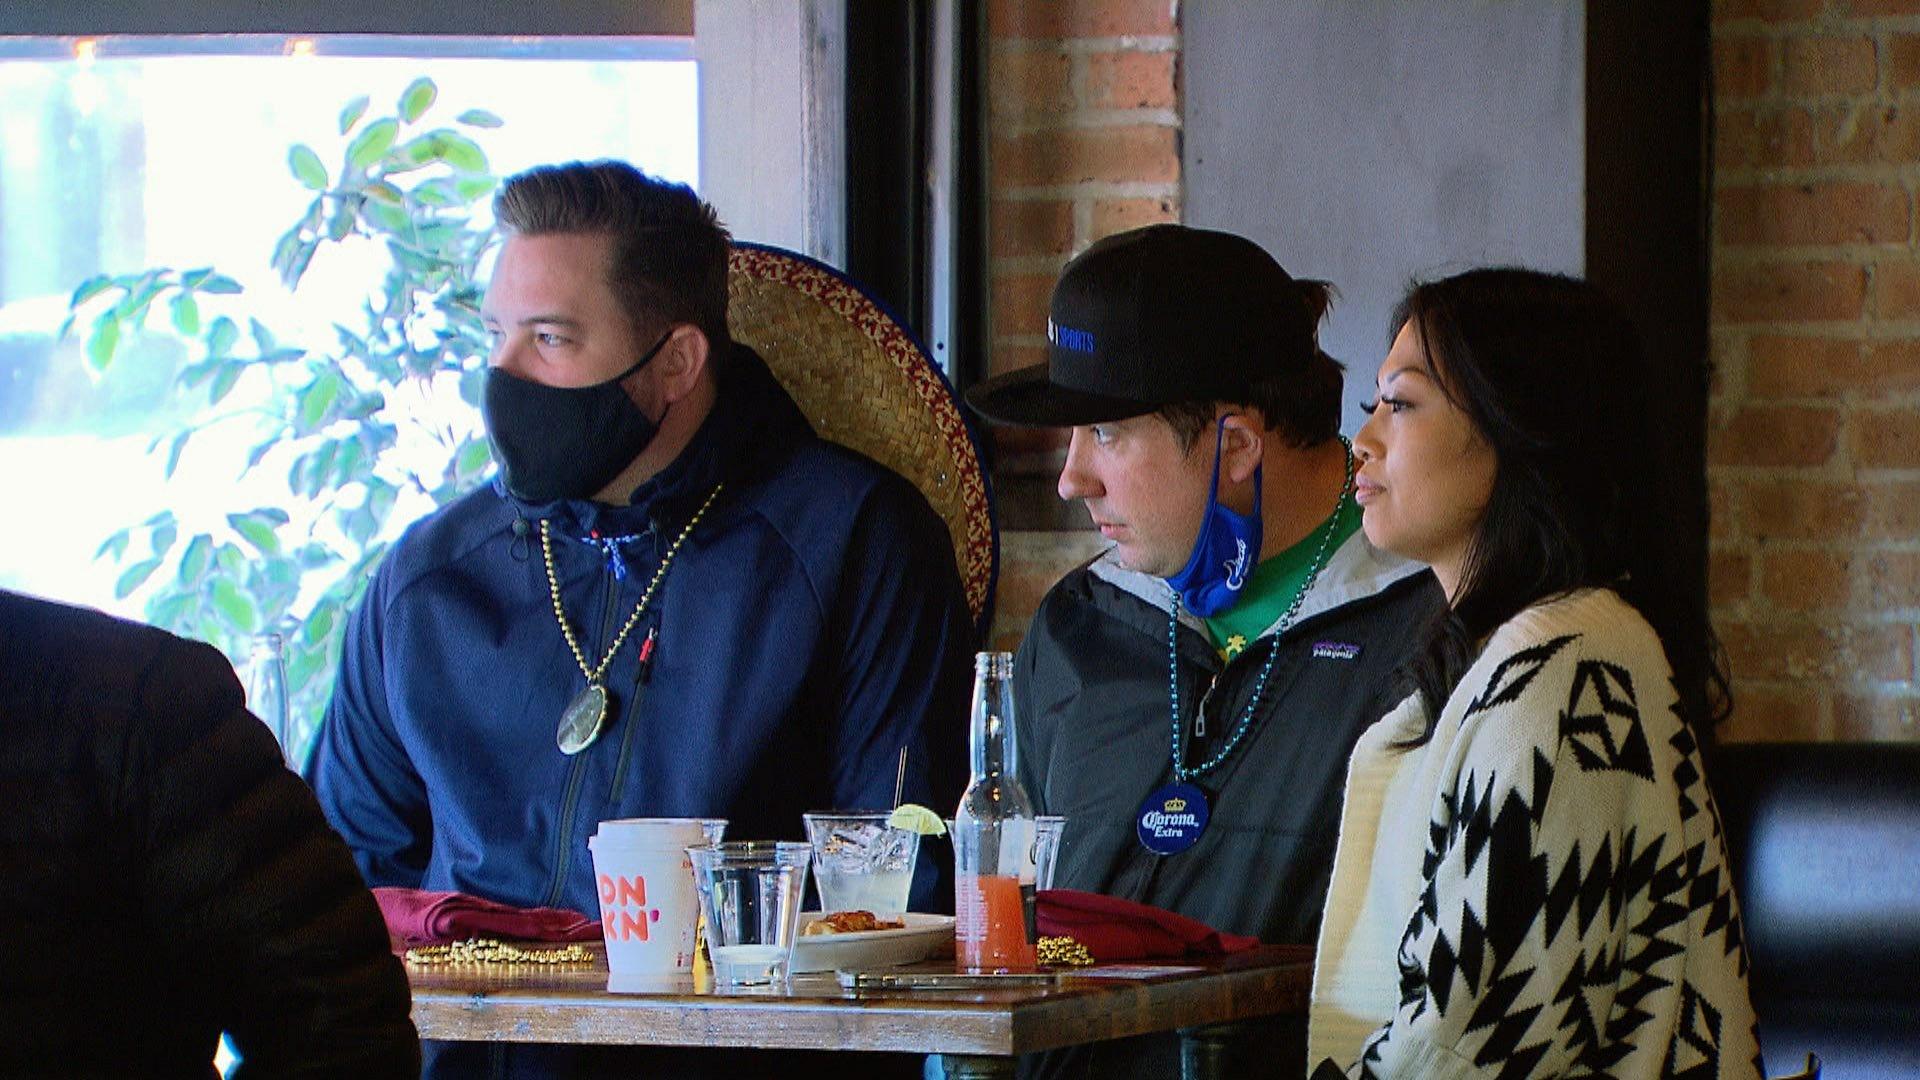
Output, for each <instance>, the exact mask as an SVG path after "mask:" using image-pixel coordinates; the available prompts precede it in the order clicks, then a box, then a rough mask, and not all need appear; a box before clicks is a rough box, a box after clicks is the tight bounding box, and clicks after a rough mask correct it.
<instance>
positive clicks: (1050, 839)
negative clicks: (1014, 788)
mask: <svg viewBox="0 0 1920 1080" xmlns="http://www.w3.org/2000/svg"><path fill="white" fill-rule="evenodd" d="M1066 827H1067V819H1066V818H1063V817H1061V816H1060V815H1058V814H1041V815H1039V816H1038V817H1035V818H1034V819H1033V889H1034V891H1035V892H1039V891H1041V890H1043V889H1051V888H1053V861H1054V859H1055V858H1057V857H1058V856H1059V854H1060V833H1061V830H1063V829H1065V828H1066Z"/></svg>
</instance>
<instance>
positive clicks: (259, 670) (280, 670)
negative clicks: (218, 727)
mask: <svg viewBox="0 0 1920 1080" xmlns="http://www.w3.org/2000/svg"><path fill="white" fill-rule="evenodd" d="M247 709H248V710H249V711H251V712H252V713H253V715H255V716H257V717H259V718H260V721H261V722H262V723H264V724H266V725H267V730H269V731H271V732H273V738H274V741H275V742H278V743H279V744H280V757H281V758H282V759H283V760H285V761H286V763H287V767H288V768H289V769H293V770H294V771H295V772H298V771H299V766H298V764H297V763H296V762H295V761H294V760H293V747H292V745H291V744H292V741H293V729H292V724H293V712H292V707H291V703H290V702H289V701H288V700H287V655H286V639H285V638H283V637H281V636H280V635H279V634H278V633H273V632H268V633H263V634H255V635H254V636H253V644H252V647H251V648H250V649H249V650H248V653H247Z"/></svg>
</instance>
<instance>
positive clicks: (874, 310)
mask: <svg viewBox="0 0 1920 1080" xmlns="http://www.w3.org/2000/svg"><path fill="white" fill-rule="evenodd" d="M729 267H730V269H731V270H732V272H733V273H736V274H741V275H743V276H745V277H748V278H753V279H757V280H761V281H771V282H775V283H777V284H781V285H785V286H788V287H790V288H792V289H794V290H795V291H797V292H799V293H800V294H801V295H803V296H807V297H810V298H812V299H814V300H816V301H819V302H820V303H822V304H824V305H825V306H826V307H827V308H828V309H829V310H831V311H833V312H834V313H836V314H838V315H840V316H841V317H843V318H845V319H847V320H848V321H849V322H850V323H852V324H853V325H854V326H857V327H859V329H860V331H861V333H862V334H864V335H865V336H866V337H867V339H868V340H869V341H872V342H874V343H875V344H877V345H879V346H880V348H881V351H882V352H884V353H885V354H886V356H887V359H889V360H891V361H892V362H893V365H894V367H895V368H896V369H897V370H899V372H900V373H901V374H902V375H904V376H905V377H906V379H907V383H908V385H909V386H910V387H911V388H912V389H913V391H914V393H915V394H917V395H918V396H919V398H920V400H921V402H922V403H923V404H924V405H925V406H926V408H927V412H928V413H929V414H930V415H931V416H932V417H933V421H934V425H935V427H936V429H937V430H938V431H939V433H940V437H941V438H942V439H943V440H945V442H946V444H947V447H948V449H949V450H950V451H951V452H952V454H953V457H954V459H955V460H956V461H957V462H959V463H960V464H961V465H963V466H965V467H964V468H962V469H961V470H960V474H961V475H960V476H959V478H958V479H959V482H960V503H961V506H962V507H963V508H964V510H965V516H966V525H967V536H966V542H965V545H964V550H965V552H966V560H965V565H964V566H962V567H960V576H961V583H962V585H963V586H964V587H965V589H966V593H967V607H968V608H969V609H971V610H972V612H973V617H974V619H975V621H976V622H977V621H979V620H980V619H981V618H982V616H983V613H984V612H985V611H986V606H987V599H988V597H987V594H988V590H989V589H990V588H991V587H992V584H993V571H994V567H993V562H994V547H993V513H992V510H991V509H990V508H989V507H988V505H987V488H986V480H985V471H984V470H983V469H982V468H981V466H980V459H979V456H978V454H977V453H976V452H975V449H974V445H973V440H972V439H971V438H970V437H969V436H968V434H967V426H966V421H965V420H964V419H963V418H962V417H961V415H960V409H959V407H958V405H957V404H956V403H955V401H954V397H953V393H952V391H950V390H948V389H947V384H946V383H945V382H944V381H943V380H942V379H941V378H940V375H939V374H938V372H937V370H936V369H935V368H934V366H933V361H932V360H931V359H930V358H929V357H928V356H927V355H926V353H925V352H923V351H922V350H921V349H920V347H919V346H918V345H916V344H915V343H914V341H913V338H912V337H910V336H908V334H907V332H906V331H905V330H904V329H902V328H901V326H900V324H899V323H897V322H895V321H894V320H893V318H892V317H891V316H889V315H888V314H887V313H886V312H885V311H883V310H881V308H880V307H879V305H877V304H875V303H874V302H873V301H872V300H871V299H870V298H868V297H867V295H866V294H865V293H863V292H861V291H860V289H859V288H857V287H856V286H854V285H853V284H852V283H850V282H848V281H846V280H845V279H843V278H841V277H839V276H837V275H835V274H833V273H832V272H830V271H828V270H825V269H823V268H821V267H819V266H816V265H813V264H812V263H810V262H807V261H804V260H803V259H801V258H799V257H796V256H793V255H789V254H786V253H783V252H778V251H772V250H768V249H765V248H754V247H747V248H740V247H736V248H734V249H733V252H732V254H731V256H730V260H729Z"/></svg>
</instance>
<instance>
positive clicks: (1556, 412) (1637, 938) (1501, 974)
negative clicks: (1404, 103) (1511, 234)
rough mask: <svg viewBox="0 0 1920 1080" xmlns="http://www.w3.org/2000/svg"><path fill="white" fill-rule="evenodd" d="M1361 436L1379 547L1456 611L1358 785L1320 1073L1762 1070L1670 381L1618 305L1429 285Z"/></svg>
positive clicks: (1331, 936) (1455, 283)
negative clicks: (1680, 496)
mask: <svg viewBox="0 0 1920 1080" xmlns="http://www.w3.org/2000/svg"><path fill="white" fill-rule="evenodd" d="M1394 325H1395V326H1396V328H1397V336H1396V338H1395V340H1394V343H1393V347H1392V350H1391V351H1390V352H1389V353H1388V355H1387V358H1386V360H1385V362H1384V363H1383V364H1382V365H1381V369H1380V375H1379V382H1378V388H1379V396H1378V399H1377V401H1376V403H1375V404H1374V405H1373V406H1372V408H1371V412H1372V415H1371V416H1370V418H1369V419H1368V420H1367V423H1366V425H1365V426H1364V427H1362V428H1361V430H1360V433H1359V435H1358V436H1357V437H1356V438H1355V439H1354V443H1353V447H1354V454H1355V456H1356V459H1357V460H1358V461H1359V462H1360V467H1359V470H1358V473H1357V474H1356V477H1355V489H1356V494H1357V498H1358V499H1359V501H1360V503H1361V504H1362V506H1363V508H1364V519H1363V520H1364V527H1365V529H1366V532H1367V538H1368V539H1369V540H1371V541H1372V542H1373V543H1374V544H1375V545H1376V546H1378V547H1382V548H1385V549H1387V550H1389V551H1392V552H1394V553H1396V554H1400V555H1404V556H1408V557H1411V558H1415V559H1418V560H1420V561H1422V562H1425V563H1427V564H1428V565H1429V566H1431V567H1432V568H1433V572H1434V574H1435V576H1436V577H1437V578H1438V579H1439V581H1440V584H1441V585H1442V587H1443V588H1444V589H1445V590H1446V594H1447V597H1448V603H1449V606H1448V609H1447V611H1446V612H1445V613H1443V615H1442V616H1441V618H1440V620H1439V622H1438V623H1437V624H1436V626H1435V628H1434V630H1433V632H1432V634H1431V635H1430V637H1429V639H1428V642H1427V645H1426V646H1425V648H1424V650H1422V651H1421V652H1420V653H1418V654H1417V656H1416V658H1415V660H1414V661H1413V663H1412V665H1411V667H1410V669H1409V671H1408V675H1409V676H1410V680H1409V681H1410V682H1411V684H1412V688H1413V693H1412V694H1411V695H1410V696H1409V697H1408V698H1407V699H1406V701H1405V702H1404V703H1402V704H1401V705H1400V707H1399V708H1397V709H1396V710H1395V711H1394V712H1392V713H1390V714H1388V715H1387V716H1386V717H1385V718H1384V719H1382V720H1381V721H1380V722H1379V723H1377V724H1375V725H1374V726H1373V727H1372V728H1371V729H1369V730H1368V731H1367V732H1366V734H1365V735H1363V736H1362V737H1361V739H1360V742H1359V743H1358V745H1357V746H1356V747H1355V749H1354V752H1353V757H1352V759H1351V762H1350V763H1349V766H1348V778H1347V791H1346V796H1345V804H1344V807H1343V810H1342V816H1341V824H1340V844H1339V850H1338V854H1337V855H1336V856H1335V860H1334V871H1333V881H1332V884H1331V886H1330V888H1329V892H1328V898H1327V909H1326V915H1325V917H1324V919H1323V921H1322V924H1321V930H1320V946H1319V952H1318V954H1317V958H1316V969H1315V973H1314V990H1313V1006H1312V1010H1311V1015H1310V1029H1311V1032H1310V1058H1309V1060H1310V1061H1311V1062H1314V1063H1319V1064H1320V1066H1321V1069H1322V1071H1327V1072H1331V1071H1336V1070H1337V1071H1341V1072H1345V1073H1347V1074H1349V1075H1354V1076H1382V1077H1480V1076H1488V1077H1491V1076H1501V1077H1552V1076H1567V1075H1583V1076H1584V1075H1609V1076H1616V1077H1669V1076H1700V1077H1712V1078H1723V1077H1725V1078H1731V1077H1754V1076H1758V1075H1759V1073H1760V1055H1759V1048H1758V1044H1757V1037H1756V1035H1755V1032H1754V1013H1753V1005H1752V1002H1751V999H1750V996H1749V993H1748V989H1747V976H1746V973H1747V959H1746V946H1745V943H1744V940H1743V937H1742V932H1741V925H1740V918H1739V908H1738V905H1737V904H1736V903H1735V900H1734V897H1733V894H1732V892H1731V881H1730V878H1729V875H1728V873H1727V869H1726V853H1725V847H1724V844H1723V842H1722V840H1721V836H1720V829H1719V825H1718V812H1717V811H1716V810H1715V808H1714V805H1713V800H1712V797H1711V796H1710V795H1709V794H1708V791H1707V787H1706V784H1705V779H1704V777H1703V775H1702V765H1701V757H1700V742H1701V740H1702V739H1703V738H1704V736H1705V735H1706V733H1707V731H1708V729H1709V728H1710V727H1711V726H1712V724H1713V723H1714V722H1715V721H1717V720H1718V719H1719V718H1720V717H1721V716H1722V715H1723V714H1724V712H1725V709H1726V694H1725V687H1726V678H1725V674H1724V671H1723V670H1722V668H1721V666H1720V662H1719V659H1718V657H1719V651H1718V648H1717V646H1716V644H1715V642H1714V639H1713V635H1712V631H1711V628H1710V627H1709V626H1708V624H1707V621H1706V617H1705V613H1704V610H1703V609H1702V605H1701V603H1700V602H1699V597H1700V595H1701V594H1700V586H1701V584H1702V582H1701V575H1702V574H1703V573H1704V568H1703V567H1699V566H1695V565H1691V564H1689V563H1686V562H1684V561H1681V560H1676V559H1674V558H1672V557H1671V546H1670V544H1669V543H1668V539H1669V537H1670V535H1671V533H1670V529H1671V521H1672V518H1671V516H1670V515H1669V514H1668V513H1666V511H1665V504H1666V502H1667V499H1668V496H1667V494H1666V493H1667V492H1670V491H1671V490H1672V485H1671V484H1669V483H1666V482H1663V478H1662V476H1661V470H1662V469H1664V468H1667V467H1668V466H1669V465H1672V464H1677V463H1673V462H1670V461H1669V460H1668V459H1667V457H1666V456H1665V455H1664V454H1663V452H1662V449H1661V447H1662V444H1663V443H1664V442H1665V441H1666V439H1665V437H1664V436H1665V434H1666V433H1663V432H1660V431H1657V430H1654V427H1653V424H1652V422H1651V419H1650V415H1651V410H1650V408H1649V405H1650V385H1651V383H1652V379H1651V376H1650V372H1649V370H1648V365H1647V361H1646V359H1645V356H1644V354H1643V353H1642V351H1641V349H1640V347H1639V343H1638V341H1637V339H1636V337H1635V335H1634V332H1633V330H1632V328H1631V327H1630V325H1629V324H1628V322H1627V320H1626V318H1625V317H1624V316H1623V315H1622V313H1621V312H1620V311H1619V310H1618V309H1617V308H1616V307H1614V306H1613V305H1612V304H1610V303H1609V302H1607V301H1606V300H1605V299H1604V298H1603V297H1602V296H1601V294H1600V293H1599V291H1598V290H1597V289H1595V288H1594V287H1592V286H1591V285H1589V284H1587V283H1586V282H1583V281H1579V280H1576V279H1573V278H1569V277H1564V276H1560V275H1554V274H1546V273H1540V272H1537V271H1530V270H1516V269H1489V270H1475V271H1470V272H1468V273H1464V274H1460V275H1458V276H1455V277H1450V278H1446V279H1443V280H1440V281H1435V282H1431V283H1428V284H1424V285H1420V286H1417V287H1416V288H1414V289H1413V291H1412V292H1411V293H1410V294H1409V295H1408V297H1407V299H1406V301H1405V302H1404V303H1403V304H1402V305H1401V308H1400V311H1399V312H1398V313H1397V315H1396V318H1395V323H1394Z"/></svg>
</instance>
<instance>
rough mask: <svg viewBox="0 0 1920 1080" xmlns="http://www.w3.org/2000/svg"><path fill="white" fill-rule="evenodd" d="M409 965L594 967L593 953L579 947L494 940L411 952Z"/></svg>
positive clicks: (408, 954)
mask: <svg viewBox="0 0 1920 1080" xmlns="http://www.w3.org/2000/svg"><path fill="white" fill-rule="evenodd" d="M406 956H407V963H409V964H412V965H414V966H416V967H439V966H444V965H450V964H590V963H592V962H593V954H592V953H590V952H588V951H587V950H585V949H583V948H581V947H580V946H578V945H567V946H565V947H563V948H558V949H523V948H520V947H519V946H518V945H509V944H507V943H506V942H504V941H496V940H494V939H493V938H480V937H477V938H468V939H467V940H465V941H455V942H450V943H448V944H446V945H421V946H419V947H417V948H412V949H408V950H407V953H406Z"/></svg>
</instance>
